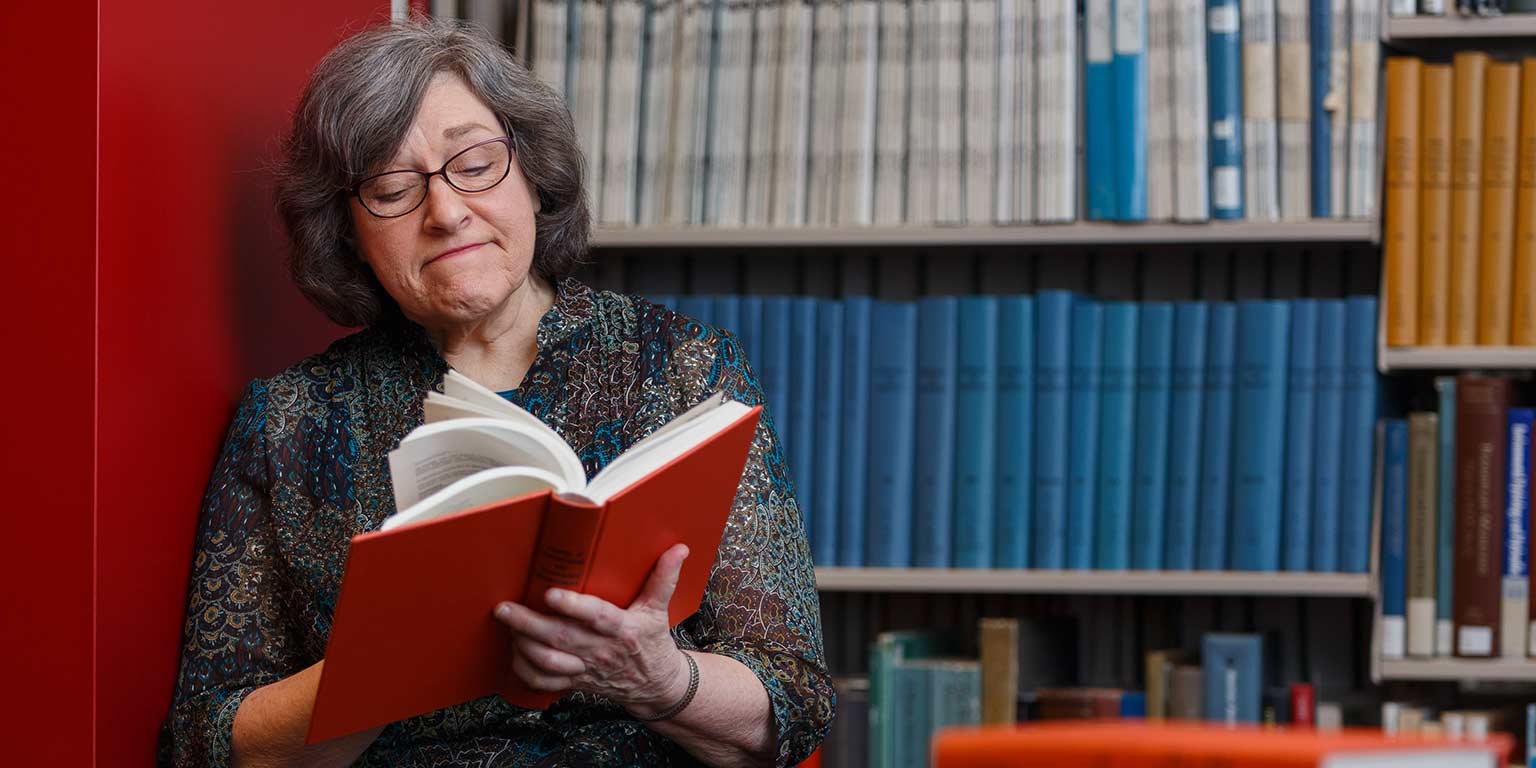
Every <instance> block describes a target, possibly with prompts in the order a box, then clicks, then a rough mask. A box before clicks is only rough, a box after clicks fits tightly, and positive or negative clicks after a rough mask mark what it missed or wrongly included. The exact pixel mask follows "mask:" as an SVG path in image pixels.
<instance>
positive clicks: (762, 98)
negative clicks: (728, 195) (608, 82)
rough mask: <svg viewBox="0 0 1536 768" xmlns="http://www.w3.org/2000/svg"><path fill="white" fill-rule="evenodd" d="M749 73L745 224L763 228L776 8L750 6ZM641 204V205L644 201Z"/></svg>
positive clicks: (769, 189) (768, 209) (769, 174)
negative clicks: (750, 69)
mask: <svg viewBox="0 0 1536 768" xmlns="http://www.w3.org/2000/svg"><path fill="white" fill-rule="evenodd" d="M751 13H752V29H751V32H750V34H751V36H752V50H751V60H752V72H751V86H750V88H749V90H748V93H747V95H746V98H747V103H748V105H749V106H748V109H750V110H751V118H750V120H751V122H750V127H749V130H748V133H749V136H748V139H747V141H748V146H747V189H746V198H745V206H746V219H745V221H746V224H747V226H750V227H766V226H768V225H769V224H770V223H771V222H772V221H773V219H772V209H773V170H774V169H773V141H774V135H773V132H774V131H773V129H774V125H775V124H776V123H777V122H778V112H777V109H778V103H777V99H778V93H777V89H778V74H779V8H778V6H776V5H769V4H766V3H753V4H752V11H751ZM641 205H642V206H643V205H645V201H644V199H642V200H641Z"/></svg>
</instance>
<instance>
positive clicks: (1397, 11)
mask: <svg viewBox="0 0 1536 768" xmlns="http://www.w3.org/2000/svg"><path fill="white" fill-rule="evenodd" d="M1388 2H1389V7H1388V10H1387V12H1388V13H1390V14H1391V15H1392V16H1394V17H1398V16H1414V15H1416V14H1417V13H1418V9H1417V8H1416V7H1415V5H1416V3H1417V0H1388Z"/></svg>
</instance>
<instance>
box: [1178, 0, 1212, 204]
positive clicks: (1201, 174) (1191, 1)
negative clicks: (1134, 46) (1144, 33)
mask: <svg viewBox="0 0 1536 768" xmlns="http://www.w3.org/2000/svg"><path fill="white" fill-rule="evenodd" d="M1205 13H1206V7H1205V0H1175V3H1174V21H1173V104H1174V107H1173V136H1174V145H1173V162H1174V174H1173V180H1174V197H1175V202H1174V211H1173V215H1174V218H1175V219H1178V220H1179V221H1205V220H1206V219H1209V218H1210V215H1211V194H1210V187H1211V184H1210V162H1209V157H1210V144H1209V139H1210V124H1209V112H1210V101H1209V99H1208V95H1207V92H1206V81H1207V75H1206V59H1205Z"/></svg>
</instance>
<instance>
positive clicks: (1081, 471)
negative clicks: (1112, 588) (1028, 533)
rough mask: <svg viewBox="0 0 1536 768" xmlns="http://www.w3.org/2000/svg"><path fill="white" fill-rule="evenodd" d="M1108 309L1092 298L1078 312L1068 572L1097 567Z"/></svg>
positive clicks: (1070, 441)
mask: <svg viewBox="0 0 1536 768" xmlns="http://www.w3.org/2000/svg"><path fill="white" fill-rule="evenodd" d="M1103 341H1104V308H1103V306H1102V305H1100V304H1099V302H1097V301H1094V300H1093V299H1089V298H1079V299H1078V300H1077V301H1076V303H1075V304H1074V305H1073V307H1072V351H1071V360H1070V371H1069V372H1068V385H1069V387H1070V390H1071V394H1070V395H1069V399H1068V402H1069V407H1070V408H1071V416H1070V417H1069V418H1070V421H1071V424H1072V429H1071V432H1070V433H1069V434H1068V436H1067V450H1068V456H1067V526H1066V527H1067V552H1066V567H1068V568H1071V569H1074V570H1087V569H1090V568H1092V567H1093V543H1094V538H1093V524H1094V508H1095V506H1096V504H1097V491H1098V483H1097V480H1098V478H1097V477H1095V469H1096V468H1097V466H1098V453H1099V389H1100V385H1101V382H1102V380H1103V376H1102V373H1101V371H1102V368H1101V366H1102V363H1103Z"/></svg>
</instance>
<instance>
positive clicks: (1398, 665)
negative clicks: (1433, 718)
mask: <svg viewBox="0 0 1536 768" xmlns="http://www.w3.org/2000/svg"><path fill="white" fill-rule="evenodd" d="M1376 666H1377V669H1376V670H1375V674H1374V675H1372V678H1373V679H1375V680H1376V681H1378V682H1380V681H1383V680H1401V681H1423V682H1433V681H1459V680H1497V681H1506V682H1536V661H1528V660H1524V659H1487V660H1483V659H1444V658H1437V659H1382V660H1380V661H1378V662H1377V665H1376Z"/></svg>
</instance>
